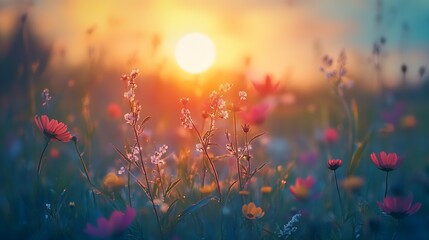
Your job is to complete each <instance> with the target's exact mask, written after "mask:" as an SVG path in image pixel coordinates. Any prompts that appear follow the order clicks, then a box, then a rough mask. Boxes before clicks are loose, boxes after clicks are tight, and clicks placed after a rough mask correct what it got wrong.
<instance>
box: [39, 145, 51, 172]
mask: <svg viewBox="0 0 429 240" xmlns="http://www.w3.org/2000/svg"><path fill="white" fill-rule="evenodd" d="M50 142H51V139H47V140H46V143H45V147H44V148H43V151H42V154H40V158H39V164H38V165H37V176H38V177H39V176H40V172H41V171H42V160H43V155H44V154H45V151H46V148H48V145H49V143H50Z"/></svg>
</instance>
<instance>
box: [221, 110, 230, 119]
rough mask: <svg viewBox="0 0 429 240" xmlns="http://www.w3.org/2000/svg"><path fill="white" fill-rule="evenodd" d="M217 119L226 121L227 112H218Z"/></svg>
mask: <svg viewBox="0 0 429 240" xmlns="http://www.w3.org/2000/svg"><path fill="white" fill-rule="evenodd" d="M219 117H220V118H222V119H227V118H228V111H226V110H222V111H220V112H219Z"/></svg>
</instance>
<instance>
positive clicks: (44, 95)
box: [42, 88, 52, 107]
mask: <svg viewBox="0 0 429 240" xmlns="http://www.w3.org/2000/svg"><path fill="white" fill-rule="evenodd" d="M51 100H52V96H51V95H50V94H49V89H47V88H45V89H43V91H42V106H43V107H46V106H47V105H48V103H49V101H51Z"/></svg>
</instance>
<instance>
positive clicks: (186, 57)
mask: <svg viewBox="0 0 429 240" xmlns="http://www.w3.org/2000/svg"><path fill="white" fill-rule="evenodd" d="M215 56H216V49H215V45H214V44H213V41H212V40H211V39H210V38H209V37H208V36H207V35H204V34H202V33H196V32H194V33H188V34H186V35H185V36H183V37H182V38H180V40H179V41H178V42H177V45H176V61H177V63H178V64H179V66H180V67H181V68H182V69H183V70H185V71H186V72H189V73H192V74H196V73H201V72H203V71H205V70H207V69H208V68H209V67H210V66H211V65H212V64H213V62H214V60H215Z"/></svg>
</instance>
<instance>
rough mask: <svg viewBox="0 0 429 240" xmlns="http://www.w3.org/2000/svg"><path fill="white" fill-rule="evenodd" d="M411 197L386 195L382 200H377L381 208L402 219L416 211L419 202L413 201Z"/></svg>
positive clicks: (419, 204) (388, 213) (419, 205)
mask: <svg viewBox="0 0 429 240" xmlns="http://www.w3.org/2000/svg"><path fill="white" fill-rule="evenodd" d="M412 202H413V197H412V196H409V197H386V198H384V201H383V202H377V205H378V206H379V207H380V208H381V210H382V211H383V212H384V213H385V214H387V215H390V216H392V217H393V218H396V219H402V218H404V217H406V216H408V215H412V214H414V213H416V212H417V211H418V210H419V209H420V207H421V206H422V204H421V203H414V204H412Z"/></svg>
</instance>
